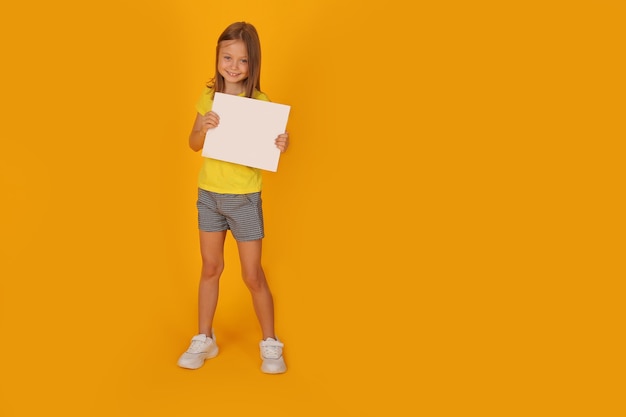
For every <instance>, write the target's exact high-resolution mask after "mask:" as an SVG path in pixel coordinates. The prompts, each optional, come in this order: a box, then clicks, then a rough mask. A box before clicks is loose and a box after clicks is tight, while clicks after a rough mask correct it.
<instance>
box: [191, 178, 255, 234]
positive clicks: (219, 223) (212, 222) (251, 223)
mask: <svg viewBox="0 0 626 417" xmlns="http://www.w3.org/2000/svg"><path fill="white" fill-rule="evenodd" d="M196 206H197V207H198V228H199V229H200V230H202V231H204V232H221V231H224V230H230V231H231V233H232V234H233V237H234V238H235V240H237V241H240V242H243V241H248V240H257V239H262V238H263V237H264V236H265V231H264V228H263V208H262V200H261V193H260V192H258V193H250V194H218V193H214V192H211V191H206V190H203V189H201V188H198V201H197V202H196Z"/></svg>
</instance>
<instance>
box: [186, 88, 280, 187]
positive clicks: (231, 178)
mask: <svg viewBox="0 0 626 417" xmlns="http://www.w3.org/2000/svg"><path fill="white" fill-rule="evenodd" d="M211 93H212V90H211V89H210V88H209V87H205V88H204V90H203V91H202V95H201V96H200V99H199V100H198V103H197V104H196V110H198V113H200V114H201V115H203V116H204V115H205V114H206V113H208V112H209V111H211V108H212V107H213V99H212V98H211ZM241 95H242V96H243V94H241ZM252 98H255V99H257V100H264V101H270V100H269V98H268V97H267V96H266V95H265V94H264V93H262V92H260V91H257V90H255V91H254V93H253V94H252ZM261 186H262V176H261V170H260V169H258V168H252V167H248V166H245V165H239V164H234V163H232V162H226V161H220V160H217V159H213V158H206V157H203V161H202V167H201V168H200V175H199V176H198V187H200V188H202V189H203V190H207V191H212V192H214V193H220V194H249V193H256V192H259V191H261Z"/></svg>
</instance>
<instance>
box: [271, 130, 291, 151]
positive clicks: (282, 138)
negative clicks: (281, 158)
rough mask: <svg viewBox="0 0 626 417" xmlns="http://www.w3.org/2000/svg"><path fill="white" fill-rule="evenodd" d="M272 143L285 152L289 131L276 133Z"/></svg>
mask: <svg viewBox="0 0 626 417" xmlns="http://www.w3.org/2000/svg"><path fill="white" fill-rule="evenodd" d="M274 143H275V144H276V147H277V148H278V149H280V151H281V152H285V151H286V150H287V147H288V146H289V133H287V132H285V133H282V134H280V135H278V137H277V138H276V140H275V141H274Z"/></svg>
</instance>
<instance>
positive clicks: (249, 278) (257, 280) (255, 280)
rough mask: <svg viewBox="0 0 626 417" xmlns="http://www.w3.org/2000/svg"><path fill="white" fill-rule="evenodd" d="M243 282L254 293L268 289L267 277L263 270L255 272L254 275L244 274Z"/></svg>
mask: <svg viewBox="0 0 626 417" xmlns="http://www.w3.org/2000/svg"><path fill="white" fill-rule="evenodd" d="M243 282H244V283H245V284H246V287H248V289H249V290H250V291H252V292H258V291H262V290H263V289H265V288H266V287H267V283H266V281H265V275H264V274H263V271H262V270H259V271H255V272H253V273H250V272H248V273H245V274H243Z"/></svg>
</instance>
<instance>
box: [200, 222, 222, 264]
mask: <svg viewBox="0 0 626 417" xmlns="http://www.w3.org/2000/svg"><path fill="white" fill-rule="evenodd" d="M225 239H226V230H224V231H221V232H204V231H202V230H201V231H200V253H201V255H202V263H203V264H205V265H207V264H208V265H223V264H224V241H225Z"/></svg>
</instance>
